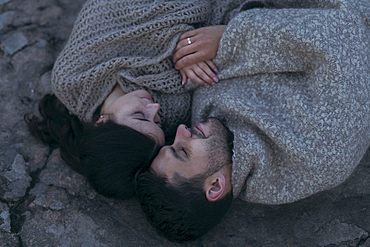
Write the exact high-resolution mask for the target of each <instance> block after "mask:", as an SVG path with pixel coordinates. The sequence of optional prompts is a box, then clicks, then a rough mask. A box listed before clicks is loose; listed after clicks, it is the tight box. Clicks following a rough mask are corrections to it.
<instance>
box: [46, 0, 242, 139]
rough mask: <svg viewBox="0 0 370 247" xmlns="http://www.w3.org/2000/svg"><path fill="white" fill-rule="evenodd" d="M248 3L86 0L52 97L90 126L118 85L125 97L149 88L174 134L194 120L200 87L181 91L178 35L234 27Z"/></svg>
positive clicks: (56, 68) (60, 64)
mask: <svg viewBox="0 0 370 247" xmlns="http://www.w3.org/2000/svg"><path fill="white" fill-rule="evenodd" d="M211 2H212V3H211ZM241 2H242V1H241V0H239V1H231V0H227V1H225V0H219V1H207V0H201V1H199V0H185V1H164V0H162V1H152V0H150V1H145V0H135V1H122V0H91V1H87V2H86V4H85V5H84V7H83V9H82V10H81V12H80V14H79V15H78V18H77V20H76V23H75V25H74V28H73V30H72V33H71V36H70V38H69V40H68V43H67V44H66V46H65V48H64V49H63V51H62V52H61V53H60V55H59V57H58V59H57V61H56V62H55V65H54V68H53V73H52V88H53V91H54V93H55V94H56V96H57V97H58V98H59V99H60V100H61V101H62V102H63V104H64V105H65V106H66V107H67V108H68V109H69V110H70V111H71V113H73V114H75V115H77V116H78V117H79V118H80V119H81V120H83V121H85V122H88V121H92V116H93V113H94V111H95V110H96V109H97V108H98V107H99V105H101V104H102V103H103V101H104V100H105V99H106V97H107V96H108V94H109V93H110V92H111V90H112V89H113V87H114V85H115V84H116V83H117V82H118V83H119V84H120V85H121V87H122V88H123V89H124V90H125V91H126V92H130V91H133V90H136V89H146V90H149V91H150V92H151V94H152V96H153V98H154V100H155V101H156V102H158V103H160V104H161V110H160V112H159V114H160V115H161V118H162V121H164V123H163V124H162V125H163V126H164V130H165V131H167V132H173V131H174V130H175V129H176V127H177V125H178V124H180V123H184V122H187V121H188V120H190V107H191V94H190V93H189V90H191V89H193V88H194V87H195V84H191V83H189V84H188V85H187V86H186V87H183V86H182V85H181V77H180V74H179V72H178V71H177V70H176V69H175V68H174V64H173V63H172V56H171V53H172V50H173V49H174V47H175V46H176V42H177V40H178V37H179V36H180V35H181V34H182V33H184V32H186V31H189V30H191V29H194V28H196V27H201V26H207V25H216V24H225V23H227V22H228V20H229V19H230V18H231V16H232V14H233V13H234V12H235V11H237V7H238V6H239V5H240V3H241Z"/></svg>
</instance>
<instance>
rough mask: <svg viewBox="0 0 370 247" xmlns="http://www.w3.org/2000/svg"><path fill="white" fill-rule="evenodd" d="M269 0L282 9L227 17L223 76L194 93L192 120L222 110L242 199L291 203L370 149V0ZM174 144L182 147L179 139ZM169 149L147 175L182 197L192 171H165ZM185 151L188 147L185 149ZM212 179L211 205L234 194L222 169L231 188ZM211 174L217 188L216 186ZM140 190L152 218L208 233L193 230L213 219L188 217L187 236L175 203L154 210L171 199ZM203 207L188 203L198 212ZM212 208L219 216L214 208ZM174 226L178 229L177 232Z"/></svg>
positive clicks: (235, 186)
mask: <svg viewBox="0 0 370 247" xmlns="http://www.w3.org/2000/svg"><path fill="white" fill-rule="evenodd" d="M269 2H270V3H273V5H274V7H275V8H274V9H250V10H246V11H244V12H241V13H239V14H238V15H237V16H236V17H235V18H233V19H232V20H231V21H230V22H229V23H228V25H227V27H226V29H225V31H224V32H223V34H222V39H221V41H220V43H219V47H218V51H217V56H216V57H215V58H214V60H213V62H214V64H216V65H217V67H218V69H219V71H220V73H219V74H218V78H219V79H220V82H219V83H218V84H217V85H216V86H213V87H212V86H210V87H200V88H198V89H197V90H196V91H195V93H194V96H193V107H192V109H193V110H192V123H193V124H195V123H198V122H201V121H204V120H205V119H207V118H209V117H216V118H219V119H221V120H222V121H223V123H224V124H225V125H226V126H227V127H228V128H229V129H230V130H231V131H232V132H233V133H234V142H233V156H232V169H231V185H232V193H233V196H234V197H239V198H240V199H242V200H245V201H248V202H253V203H264V204H283V203H290V202H294V201H297V200H300V199H302V198H305V197H307V196H310V195H312V194H314V193H317V192H319V191H323V190H327V189H330V188H333V187H335V186H337V185H339V184H340V183H342V182H343V181H344V180H345V179H346V178H347V177H348V176H349V175H350V174H351V173H352V171H353V170H354V169H355V168H356V166H357V164H358V163H359V161H360V160H361V158H362V156H363V155H364V153H365V152H366V150H367V149H368V147H369V144H370V84H369V82H368V81H369V79H368V78H370V74H369V71H370V65H369V57H370V44H369V40H370V37H369V24H368V23H369V22H368V21H367V20H364V16H366V13H368V12H369V9H370V6H369V5H368V3H366V1H359V2H356V4H355V3H353V2H350V1H346V0H336V1H334V2H333V1H325V0H323V1H319V4H318V2H317V1H298V2H294V3H293V2H291V1H280V0H275V1H269ZM365 19H366V18H365ZM185 37H186V36H185ZM200 41H201V37H200V36H196V35H195V36H194V38H191V42H189V43H190V44H189V47H191V46H193V48H187V49H188V50H189V52H191V55H184V56H183V57H187V59H186V60H181V58H180V59H179V60H178V61H176V67H177V68H179V69H182V68H186V66H188V65H189V64H186V62H184V61H187V62H188V63H190V64H193V63H197V62H199V61H201V60H202V59H203V60H205V59H204V57H202V54H201V51H202V49H201V45H202V42H200ZM182 43H183V44H185V45H186V43H185V42H182ZM197 43H198V47H196V44H197ZM203 43H204V42H203ZM197 54H200V55H199V56H198V58H197ZM174 57H176V54H175V55H174ZM206 58H207V59H209V57H206ZM197 59H198V60H197ZM180 61H182V62H181V63H180ZM179 64H180V65H181V64H182V65H181V66H180V65H179ZM182 66H185V67H182ZM199 126H203V125H199ZM177 134H181V132H180V131H178V133H177ZM175 147H176V148H177V151H178V152H181V151H182V150H181V146H177V143H176V141H175V143H174V145H173V146H172V148H173V149H175ZM167 149H168V151H165V150H167ZM170 150H172V149H170V148H168V147H167V148H165V149H164V151H163V152H160V154H159V157H157V159H155V160H154V162H153V167H152V168H151V170H150V171H149V173H151V174H157V173H158V174H157V176H160V177H162V178H164V180H163V181H162V182H164V183H165V187H166V186H167V187H171V188H176V189H177V190H176V191H177V194H176V195H174V194H171V195H172V196H173V198H177V197H180V198H181V196H182V193H183V192H185V191H186V189H185V187H184V186H185V185H189V183H188V182H189V179H184V178H183V176H181V177H180V176H177V175H176V173H174V174H175V176H173V175H172V172H169V174H167V173H166V167H167V166H169V167H171V166H172V165H171V162H172V161H173V160H174V159H173V158H172V157H170V156H169V154H171V152H170ZM197 151H198V150H195V152H197ZM183 152H184V154H183V155H185V152H186V149H185V150H183ZM174 154H175V153H173V155H174ZM179 155H180V154H179ZM162 156H163V157H162ZM169 157H170V158H171V159H170V158H169ZM174 158H176V157H174ZM183 158H184V159H185V157H183ZM159 160H162V161H161V162H159ZM204 162H205V161H204ZM178 164H181V163H180V161H179V163H178ZM171 169H173V168H171ZM186 169H188V167H186ZM189 169H190V168H189ZM219 171H221V170H219ZM224 171H226V170H224ZM202 172H204V166H199V171H198V174H202ZM215 174H217V172H216V173H215ZM225 174H228V172H225ZM165 175H167V176H165ZM183 175H185V176H186V174H183ZM189 175H193V174H192V173H191V174H189ZM168 176H169V177H168ZM166 177H167V180H166ZM189 177H190V176H189ZM194 177H196V175H195V176H193V177H191V178H194ZM216 177H218V178H220V176H218V175H217V176H216ZM142 178H143V177H142ZM191 178H190V180H191ZM208 178H212V179H210V180H208ZM214 178H215V177H214V176H213V175H210V176H208V177H206V178H204V179H203V180H202V182H201V183H200V184H199V185H198V187H200V188H201V192H202V193H201V194H200V195H198V197H202V198H203V199H205V200H206V201H208V202H210V204H212V203H215V202H218V201H219V200H222V199H223V194H224V193H227V192H228V190H227V188H228V187H227V186H226V185H227V184H228V182H227V178H228V175H224V178H225V186H224V188H222V184H221V183H215V182H216V180H215V179H214ZM209 181H210V182H211V185H212V184H215V185H216V186H215V187H212V186H211V187H209ZM218 181H221V179H219V180H218ZM179 183H180V185H179ZM138 185H139V187H140V180H139V184H138ZM209 188H213V190H214V191H210V190H209ZM222 190H223V193H222V194H221V195H219V194H220V193H217V192H220V191H222ZM210 192H212V193H210ZM213 192H216V193H213ZM207 193H208V194H209V195H214V196H209V195H207ZM138 194H139V197H140V198H141V200H142V206H143V208H144V210H145V207H147V208H146V209H147V210H146V211H147V212H148V210H150V213H149V214H148V216H149V218H150V220H151V222H152V224H153V225H154V226H155V227H156V228H157V230H158V231H159V232H162V234H164V235H165V236H167V237H168V238H169V239H172V240H179V241H181V240H187V239H192V238H196V237H199V236H200V235H201V234H204V231H202V232H201V233H200V234H198V235H197V234H193V233H194V232H196V229H197V227H199V225H196V224H195V223H194V222H199V221H203V220H204V221H208V220H209V218H211V217H208V218H207V217H206V216H204V217H203V216H202V217H199V216H197V217H195V218H193V219H191V220H189V222H188V223H187V225H186V227H188V228H189V229H190V230H189V231H190V232H192V233H191V234H188V233H189V231H188V230H187V229H185V230H184V229H183V228H179V225H181V224H179V225H177V224H175V223H174V222H181V221H182V220H184V219H183V218H181V216H180V217H179V218H176V215H177V214H170V211H167V212H166V213H165V214H162V216H163V217H162V218H160V219H159V218H156V214H160V211H161V207H162V206H163V208H164V209H165V208H166V207H165V204H166V203H163V204H161V202H163V201H164V200H163V198H160V197H156V195H155V194H151V195H149V194H146V195H144V196H141V195H143V194H141V193H140V191H139V193H138ZM144 194H145V193H144ZM194 197H195V195H194ZM213 199H216V200H214V201H212V200H213ZM174 200H175V202H177V201H178V199H174ZM189 200H190V199H189ZM150 201H155V203H153V204H151V203H150ZM148 205H149V206H148ZM178 205H179V207H181V204H178ZM199 205H200V204H197V205H195V206H194V208H192V209H190V207H189V208H184V209H183V210H184V211H185V210H195V209H197V207H199ZM157 209H158V210H157ZM156 210H157V211H156ZM179 210H180V209H177V211H179ZM213 210H214V209H213ZM209 214H211V215H212V214H213V215H214V216H218V213H215V211H212V212H210V213H209ZM166 217H167V218H166ZM212 224H214V222H212V223H209V224H208V225H211V226H212ZM203 225H207V223H203ZM203 225H202V226H203ZM171 227H172V228H173V229H172V230H171V232H172V233H174V234H172V235H170V236H169V235H168V234H167V233H168V232H169V230H167V229H171ZM208 229H209V228H207V229H206V230H208Z"/></svg>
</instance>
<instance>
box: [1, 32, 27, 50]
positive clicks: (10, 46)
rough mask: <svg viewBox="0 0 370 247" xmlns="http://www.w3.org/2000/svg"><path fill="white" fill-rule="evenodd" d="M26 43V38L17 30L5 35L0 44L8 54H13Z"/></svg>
mask: <svg viewBox="0 0 370 247" xmlns="http://www.w3.org/2000/svg"><path fill="white" fill-rule="evenodd" d="M26 45H28V40H27V38H26V37H24V35H23V34H22V33H21V32H17V33H13V34H11V35H9V36H8V37H6V38H5V39H4V40H3V42H2V44H1V48H2V49H3V50H4V51H5V52H6V53H8V54H9V55H13V54H14V53H16V52H17V51H19V50H20V49H22V48H23V47H25V46H26Z"/></svg>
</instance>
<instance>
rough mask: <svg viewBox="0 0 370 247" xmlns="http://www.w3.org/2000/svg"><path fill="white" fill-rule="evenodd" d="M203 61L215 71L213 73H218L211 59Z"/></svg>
mask: <svg viewBox="0 0 370 247" xmlns="http://www.w3.org/2000/svg"><path fill="white" fill-rule="evenodd" d="M205 63H206V64H207V65H208V66H209V67H210V68H211V69H212V70H213V71H214V72H215V73H218V69H217V67H216V65H215V64H214V63H213V62H212V61H211V60H207V61H205Z"/></svg>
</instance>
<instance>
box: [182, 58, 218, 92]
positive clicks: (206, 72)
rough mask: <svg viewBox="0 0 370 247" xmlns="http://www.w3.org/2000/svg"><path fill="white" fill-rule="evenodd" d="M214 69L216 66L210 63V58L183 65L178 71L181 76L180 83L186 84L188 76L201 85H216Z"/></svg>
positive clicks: (216, 79)
mask: <svg viewBox="0 0 370 247" xmlns="http://www.w3.org/2000/svg"><path fill="white" fill-rule="evenodd" d="M215 69H216V66H215V65H214V64H213V63H212V61H211V60H208V61H205V62H200V63H196V64H192V65H190V66H187V67H184V68H182V69H180V73H181V76H182V85H185V84H186V82H187V81H188V78H189V79H190V80H192V81H193V82H195V83H197V84H199V85H202V86H207V85H209V84H211V85H216V82H218V78H217V76H216V74H215V73H214V72H213V71H214V70H215Z"/></svg>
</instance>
